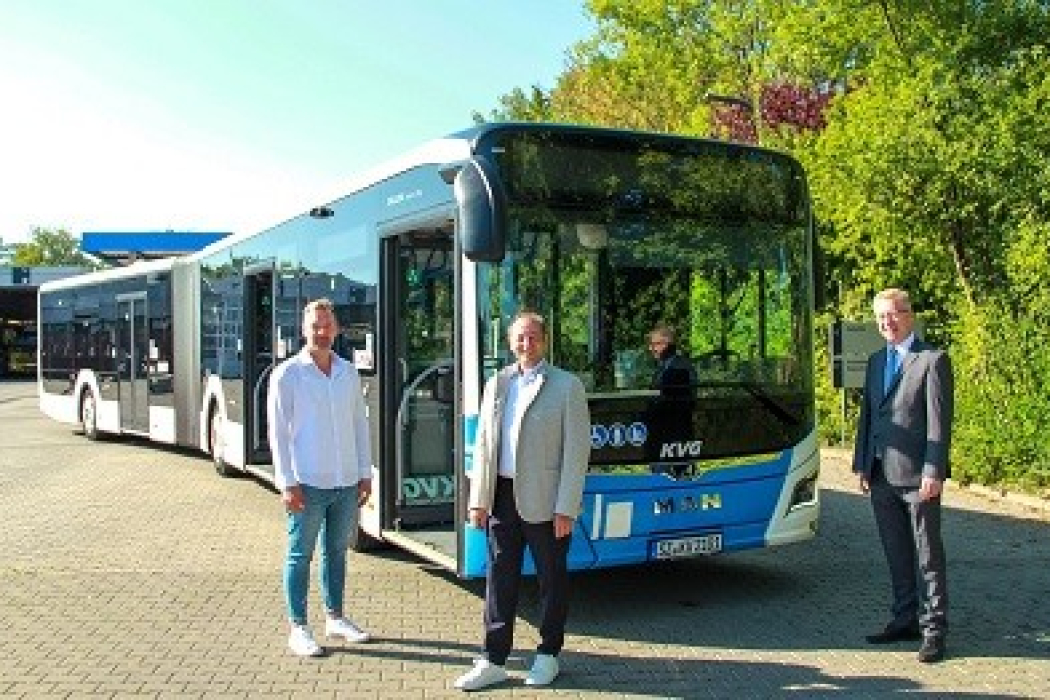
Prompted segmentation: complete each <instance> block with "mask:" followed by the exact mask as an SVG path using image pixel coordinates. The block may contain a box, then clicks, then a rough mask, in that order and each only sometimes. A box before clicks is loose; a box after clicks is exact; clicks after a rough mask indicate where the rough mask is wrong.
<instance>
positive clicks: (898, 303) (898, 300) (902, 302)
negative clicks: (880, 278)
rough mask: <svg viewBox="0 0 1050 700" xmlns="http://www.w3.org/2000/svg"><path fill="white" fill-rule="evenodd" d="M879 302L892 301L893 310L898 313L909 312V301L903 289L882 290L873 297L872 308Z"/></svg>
mask: <svg viewBox="0 0 1050 700" xmlns="http://www.w3.org/2000/svg"><path fill="white" fill-rule="evenodd" d="M880 301H892V302H893V307H894V308H895V309H897V310H899V311H911V299H910V298H909V297H908V293H907V292H906V291H904V290H903V289H898V288H896V287H890V288H889V289H883V290H882V291H881V292H879V293H878V294H876V295H875V299H874V301H873V302H872V306H874V305H875V304H877V303H878V302H880Z"/></svg>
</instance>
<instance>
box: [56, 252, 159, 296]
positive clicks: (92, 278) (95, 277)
mask: <svg viewBox="0 0 1050 700" xmlns="http://www.w3.org/2000/svg"><path fill="white" fill-rule="evenodd" d="M178 260H179V258H177V257H172V258H161V259H159V260H140V261H138V262H134V263H131V264H130V265H122V266H121V267H114V268H109V269H106V270H98V271H96V272H85V273H84V274H82V275H73V276H72V277H63V278H62V279H58V280H51V281H50V282H44V283H43V284H41V285H40V288H39V289H40V293H44V292H50V291H54V290H58V289H70V288H73V287H79V286H81V285H85V284H94V283H95V282H107V281H109V280H119V279H125V278H128V277H138V276H139V275H147V274H149V273H151V272H168V271H170V270H171V268H172V267H174V266H175V264H176V263H177V262H178Z"/></svg>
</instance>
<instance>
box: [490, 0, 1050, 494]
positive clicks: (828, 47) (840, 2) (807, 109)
mask: <svg viewBox="0 0 1050 700" xmlns="http://www.w3.org/2000/svg"><path fill="white" fill-rule="evenodd" d="M587 8H588V11H589V12H590V13H591V15H592V16H593V18H594V20H595V23H596V26H597V31H596V34H595V35H594V36H593V37H591V38H590V39H588V40H587V41H584V42H581V43H580V44H578V45H577V46H575V47H573V49H572V54H571V55H572V60H571V63H570V65H569V66H568V68H567V69H566V71H565V72H564V74H563V75H562V76H561V77H560V78H559V80H558V81H557V84H556V85H555V87H554V88H553V89H552V90H550V91H549V92H543V91H539V90H538V89H535V88H534V90H533V92H532V93H530V94H529V95H526V94H525V93H520V94H512V95H511V96H509V97H508V99H505V100H504V101H503V107H504V111H503V112H502V115H503V116H505V117H509V118H522V119H533V118H536V117H541V118H542V119H544V120H553V121H566V122H578V123H589V124H605V125H612V126H617V127H624V128H639V129H651V130H659V131H668V132H676V133H683V134H690V135H699V136H715V137H719V138H729V139H735V140H741V141H757V142H759V143H761V144H762V145H766V146H770V147H773V148H778V149H783V150H786V151H789V152H791V153H792V154H793V155H795V156H796V157H797V158H799V159H800V160H801V161H802V162H803V163H804V164H805V166H806V168H807V170H808V172H809V176H810V186H811V191H812V194H813V198H814V205H815V211H816V214H817V217H818V226H819V231H820V234H821V240H822V244H823V247H824V249H825V251H826V264H827V270H826V272H827V275H826V278H825V284H826V285H827V287H828V288H827V292H828V293H827V296H828V298H831V299H834V307H833V308H832V309H831V311H832V313H834V314H835V315H836V316H838V317H840V318H853V319H856V318H867V317H868V316H869V314H870V300H871V297H872V295H873V294H874V292H875V291H877V290H878V289H881V288H885V287H888V286H899V287H904V288H906V289H908V290H909V291H910V292H911V293H912V297H913V300H914V301H915V303H916V304H917V306H918V307H919V308H920V309H921V310H922V311H923V314H922V317H923V320H924V323H925V326H926V329H927V331H926V334H927V337H928V338H931V339H932V340H934V341H935V342H939V343H942V344H944V345H946V346H948V347H949V348H950V350H951V352H952V355H953V357H955V359H956V365H957V368H958V370H957V371H958V372H959V377H960V381H959V382H958V388H957V393H958V399H959V401H958V403H959V406H960V416H959V430H958V436H957V440H956V447H955V450H954V455H955V460H956V463H957V465H958V467H957V469H956V471H957V473H959V474H961V478H963V479H964V480H984V481H990V482H996V481H1001V482H1010V483H1025V484H1027V485H1028V486H1029V487H1032V488H1047V487H1050V475H1048V473H1047V472H1048V469H1050V468H1048V463H1050V457H1048V456H1047V448H1046V447H1045V444H1044V443H1045V442H1046V441H1045V437H1040V436H1045V433H1046V429H1047V427H1050V426H1048V424H1050V404H1048V401H1050V399H1048V398H1047V397H1048V392H1047V389H1048V388H1050V367H1048V363H1046V362H1043V361H1036V360H1033V359H1031V358H1032V357H1033V355H1034V354H1039V353H1040V352H1041V351H1040V348H1045V347H1046V345H1047V343H1048V341H1050V337H1048V336H1050V292H1048V291H1047V290H1048V289H1050V285H1047V284H1046V283H1045V280H1046V279H1048V278H1050V253H1048V246H1047V234H1048V233H1050V77H1048V76H1050V71H1047V70H1046V67H1047V66H1048V65H1050V34H1048V32H1047V27H1050V3H1047V2H1046V0H999V2H995V3H990V2H986V1H985V0H892V1H891V0H801V1H792V2H785V1H784V0H726V1H724V2H717V3H715V2H710V0H589V1H588V2H587ZM719 96H722V98H726V97H728V98H729V99H720V98H719ZM819 340H820V339H818V342H819ZM1042 354H1043V355H1045V352H1043V353H1042ZM821 370H822V371H821V374H822V375H824V376H825V377H826V372H825V371H823V370H824V368H823V367H821ZM975 378H976V379H980V382H979V384H975V383H974V382H973V381H970V380H973V379H975ZM827 395H828V394H827V392H826V391H825V392H824V393H822V396H824V398H825V401H826V399H827ZM823 413H824V414H825V415H828V414H830V413H832V409H830V408H829V407H826V406H825V407H824V410H823ZM1014 425H1016V426H1017V430H1016V431H1012V430H1011V426H1014ZM1011 441H1012V444H1007V443H1008V442H1011ZM1040 441H1041V442H1040ZM1022 475H1025V476H1024V478H1022Z"/></svg>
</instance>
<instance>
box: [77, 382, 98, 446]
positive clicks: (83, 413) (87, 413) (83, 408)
mask: <svg viewBox="0 0 1050 700" xmlns="http://www.w3.org/2000/svg"><path fill="white" fill-rule="evenodd" d="M80 430H81V432H83V433H84V437H86V438H87V439H88V440H98V438H99V433H98V404H97V403H96V402H95V394H94V393H93V392H92V391H91V389H86V390H85V391H84V395H83V396H82V397H81V398H80Z"/></svg>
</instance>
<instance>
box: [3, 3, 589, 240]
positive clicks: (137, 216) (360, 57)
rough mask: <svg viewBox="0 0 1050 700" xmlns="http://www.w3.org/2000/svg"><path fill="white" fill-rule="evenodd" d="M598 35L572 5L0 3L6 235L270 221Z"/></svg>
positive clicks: (519, 84) (459, 119) (489, 103)
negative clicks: (38, 229)
mask: <svg viewBox="0 0 1050 700" xmlns="http://www.w3.org/2000/svg"><path fill="white" fill-rule="evenodd" d="M593 30H594V27H593V25H592V23H591V22H590V21H589V19H588V18H586V17H585V16H584V13H583V1H582V0H534V1H533V2H521V1H517V2H516V1H514V0H0V238H2V239H3V241H4V242H5V243H13V242H18V241H24V240H26V239H27V237H28V234H29V231H30V229H31V228H32V227H33V226H43V227H48V228H65V229H67V230H69V231H70V232H71V233H73V234H76V235H79V234H81V233H83V232H84V231H163V230H175V231H238V232H239V231H243V230H248V229H253V228H256V227H261V226H263V225H268V224H270V223H276V218H281V217H284V216H286V215H288V214H291V213H293V212H295V211H297V210H298V209H300V208H305V207H307V206H308V205H311V203H312V202H311V200H312V198H313V197H315V196H317V195H319V194H321V193H324V194H331V193H332V191H333V188H334V187H335V186H336V185H337V184H338V183H340V182H342V181H345V180H348V179H349V178H350V177H351V176H353V175H354V174H355V173H358V172H361V171H363V170H366V169H368V168H370V167H371V166H374V165H376V164H378V163H380V162H382V161H384V160H386V159H388V158H392V157H394V156H396V155H398V154H399V153H401V152H402V151H405V150H408V149H410V148H413V147H414V146H416V145H418V144H420V143H422V142H424V141H426V140H428V139H431V138H436V137H440V136H443V135H445V134H447V133H450V132H453V131H457V130H459V129H462V128H464V127H466V126H469V125H470V124H471V123H472V120H471V115H472V114H473V112H475V111H477V112H481V113H482V114H485V115H487V114H488V113H489V112H490V111H491V110H492V109H493V108H495V107H497V106H498V98H499V96H500V95H503V94H506V93H508V92H510V91H511V90H513V89H514V88H523V89H526V88H528V87H530V86H531V85H540V86H542V87H544V88H550V87H552V86H553V85H554V81H555V79H556V77H557V76H558V75H559V74H560V73H561V72H562V71H563V70H564V68H565V66H566V60H567V59H566V56H567V52H568V50H569V48H570V47H571V46H572V45H573V44H574V43H576V42H577V41H580V40H582V39H586V38H588V37H589V36H590V35H591V34H592V33H593Z"/></svg>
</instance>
